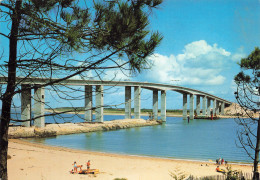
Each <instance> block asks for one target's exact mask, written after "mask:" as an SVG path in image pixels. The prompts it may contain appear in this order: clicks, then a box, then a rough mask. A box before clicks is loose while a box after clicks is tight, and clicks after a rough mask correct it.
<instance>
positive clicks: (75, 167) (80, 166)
mask: <svg viewBox="0 0 260 180" xmlns="http://www.w3.org/2000/svg"><path fill="white" fill-rule="evenodd" d="M72 165H73V169H72V170H71V173H78V168H80V169H79V173H81V172H82V171H83V170H82V166H83V165H77V162H76V161H74V163H73V164H72ZM86 165H87V171H89V169H90V160H88V162H87V163H86Z"/></svg>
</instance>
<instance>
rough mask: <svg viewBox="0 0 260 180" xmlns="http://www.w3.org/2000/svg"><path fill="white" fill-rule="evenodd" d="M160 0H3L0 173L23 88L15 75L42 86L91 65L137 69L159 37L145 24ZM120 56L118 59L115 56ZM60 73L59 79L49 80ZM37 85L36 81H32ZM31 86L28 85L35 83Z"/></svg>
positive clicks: (3, 170)
mask: <svg viewBox="0 0 260 180" xmlns="http://www.w3.org/2000/svg"><path fill="white" fill-rule="evenodd" d="M161 3H162V0H114V1H108V0H107V1H106V0H104V1H83V0H8V1H7V0H6V1H5V0H4V1H0V20H1V21H0V26H1V28H3V29H4V31H3V32H0V35H1V36H2V37H4V38H6V39H8V41H9V49H4V50H3V52H4V53H6V52H8V54H9V58H8V59H5V56H3V57H2V60H1V61H0V62H1V64H0V66H1V68H2V70H3V73H2V74H1V75H2V76H6V77H7V86H6V89H5V92H4V93H3V95H1V101H2V114H1V122H0V177H1V178H2V180H5V179H8V176H7V152H8V128H9V123H10V112H11V105H12V99H13V97H14V95H15V94H17V93H21V90H20V89H19V88H18V87H19V85H20V84H21V83H22V82H17V79H16V78H17V76H23V77H24V79H26V78H28V77H45V78H49V79H50V81H49V82H48V83H46V84H42V85H41V87H45V86H50V85H52V84H53V83H58V82H59V81H62V80H66V79H68V78H71V77H75V76H78V75H80V76H82V77H83V78H84V77H85V76H86V72H88V71H89V70H95V71H98V72H100V71H102V70H104V69H108V68H122V67H123V66H125V65H128V66H127V67H128V68H129V70H131V71H132V72H140V71H141V70H142V69H143V68H145V67H146V66H147V64H148V61H147V57H148V56H149V55H151V54H152V53H153V52H154V50H155V48H156V47H157V46H158V45H159V43H160V41H161V40H162V36H161V35H160V34H159V33H158V32H153V33H152V32H151V30H150V29H149V27H148V26H149V18H148V17H149V15H150V14H151V13H152V10H153V9H154V8H157V7H158V6H159V5H160V4H161ZM119 58H120V59H123V60H124V63H123V64H118V62H117V59H119ZM53 78H59V80H52V79H53ZM35 86H36V85H35ZM35 86H34V85H32V87H30V88H31V89H34V88H36V87H35Z"/></svg>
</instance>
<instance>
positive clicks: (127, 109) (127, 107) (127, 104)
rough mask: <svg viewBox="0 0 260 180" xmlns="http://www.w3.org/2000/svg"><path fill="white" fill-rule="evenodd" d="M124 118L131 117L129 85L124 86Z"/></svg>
mask: <svg viewBox="0 0 260 180" xmlns="http://www.w3.org/2000/svg"><path fill="white" fill-rule="evenodd" d="M125 119H131V86H125Z"/></svg>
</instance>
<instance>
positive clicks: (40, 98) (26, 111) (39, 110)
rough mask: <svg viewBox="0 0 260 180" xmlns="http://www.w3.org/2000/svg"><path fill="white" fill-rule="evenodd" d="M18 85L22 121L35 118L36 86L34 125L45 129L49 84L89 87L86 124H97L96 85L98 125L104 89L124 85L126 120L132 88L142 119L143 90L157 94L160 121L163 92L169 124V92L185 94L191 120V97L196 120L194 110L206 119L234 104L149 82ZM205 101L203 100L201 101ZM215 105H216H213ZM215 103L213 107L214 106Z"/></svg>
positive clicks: (27, 81) (32, 81)
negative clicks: (167, 103) (94, 87)
mask: <svg viewBox="0 0 260 180" xmlns="http://www.w3.org/2000/svg"><path fill="white" fill-rule="evenodd" d="M16 81H17V83H19V84H20V85H21V120H28V119H30V118H31V97H32V96H31V88H30V87H32V86H34V87H36V88H35V90H34V116H35V117H38V118H36V119H35V121H34V125H35V126H37V127H44V126H45V118H44V112H45V109H44V104H45V103H44V102H45V100H44V99H45V97H44V87H45V85H46V84H48V85H51V84H54V85H65V86H84V87H85V106H84V108H85V117H84V118H85V121H87V122H91V121H93V112H92V109H93V107H92V96H93V86H96V91H95V92H94V93H95V96H96V103H95V104H96V105H95V115H96V120H95V121H96V122H103V108H104V105H103V97H104V93H103V89H104V86H123V87H125V102H124V103H125V118H126V119H130V118H131V117H132V115H131V102H132V97H131V91H132V87H133V89H134V97H133V102H134V118H135V119H139V118H140V114H141V88H144V89H148V90H151V91H152V93H153V100H152V107H153V117H154V119H155V120H158V118H159V117H158V99H159V98H158V96H159V91H160V92H161V114H160V115H161V117H160V118H161V120H162V121H166V92H167V91H176V92H179V93H181V94H182V95H183V108H182V109H183V119H184V120H185V119H187V111H188V109H187V104H188V98H187V97H188V96H190V98H189V104H190V105H189V107H190V109H189V116H190V119H191V120H192V119H194V111H195V112H196V114H197V115H200V113H201V110H202V115H203V116H209V115H210V113H211V109H212V111H213V114H216V115H219V114H221V115H224V108H225V106H226V105H230V104H231V102H230V101H227V100H225V99H222V98H220V97H217V96H214V95H212V94H209V93H206V92H203V91H199V90H196V89H191V88H186V87H181V86H175V85H168V84H159V83H149V82H133V81H103V80H80V79H67V80H62V81H60V79H55V78H53V79H49V78H36V77H33V78H23V77H17V79H16ZM6 82H7V78H6V77H0V84H6ZM195 96H196V103H195V105H196V107H195V109H194V98H195ZM201 100H202V101H201ZM211 102H213V103H211ZM211 104H212V106H211ZM22 125H23V126H30V122H29V121H25V122H23V123H22Z"/></svg>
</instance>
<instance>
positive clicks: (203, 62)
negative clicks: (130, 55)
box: [146, 40, 231, 85]
mask: <svg viewBox="0 0 260 180" xmlns="http://www.w3.org/2000/svg"><path fill="white" fill-rule="evenodd" d="M230 56H231V53H230V52H228V51H226V50H225V49H223V48H221V47H218V45H217V44H213V45H212V46H211V45H209V44H208V43H207V42H206V41H205V40H200V41H195V42H192V43H190V44H187V45H186V46H185V47H184V50H183V53H182V54H178V55H176V56H175V55H170V56H169V57H168V56H163V55H160V54H155V55H153V56H151V57H150V60H151V61H152V62H153V65H154V66H153V67H152V68H151V69H150V70H149V71H148V73H147V75H146V76H147V77H148V78H149V79H151V80H154V81H157V82H163V83H171V82H173V81H171V80H180V82H179V83H178V84H185V85H187V84H190V85H220V84H223V83H224V81H225V79H226V78H225V77H224V76H222V75H220V72H221V71H222V69H223V68H224V67H225V65H226V63H227V62H228V61H229V60H230Z"/></svg>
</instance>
